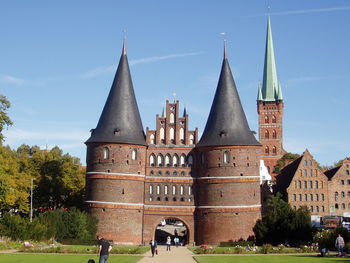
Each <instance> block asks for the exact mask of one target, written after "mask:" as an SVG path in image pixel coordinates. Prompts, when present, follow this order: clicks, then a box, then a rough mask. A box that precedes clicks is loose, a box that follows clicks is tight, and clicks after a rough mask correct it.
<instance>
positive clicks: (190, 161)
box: [187, 155, 193, 167]
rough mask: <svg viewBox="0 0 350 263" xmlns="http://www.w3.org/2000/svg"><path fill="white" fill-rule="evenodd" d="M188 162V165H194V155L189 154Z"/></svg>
mask: <svg viewBox="0 0 350 263" xmlns="http://www.w3.org/2000/svg"><path fill="white" fill-rule="evenodd" d="M187 164H188V166H190V167H192V165H193V157H192V155H189V156H188V157H187Z"/></svg>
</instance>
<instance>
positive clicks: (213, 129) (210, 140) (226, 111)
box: [197, 57, 260, 146]
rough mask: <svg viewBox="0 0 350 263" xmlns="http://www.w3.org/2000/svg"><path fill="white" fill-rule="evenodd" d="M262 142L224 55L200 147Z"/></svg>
mask: <svg viewBox="0 0 350 263" xmlns="http://www.w3.org/2000/svg"><path fill="white" fill-rule="evenodd" d="M219 145H222V146H223V145H225V146H230V145H260V143H259V142H258V141H257V140H256V139H255V137H254V135H253V133H252V132H251V130H250V128H249V126H248V122H247V119H246V116H245V114H244V111H243V108H242V104H241V101H240V99H239V95H238V92H237V89H236V84H235V81H234V79H233V76H232V72H231V69H230V65H229V63H228V60H227V59H226V58H225V57H224V59H223V62H222V68H221V73H220V78H219V83H218V86H217V88H216V92H215V97H214V100H213V104H212V106H211V109H210V113H209V117H208V120H207V124H206V126H205V129H204V132H203V135H202V137H201V139H200V141H199V142H198V144H197V146H219Z"/></svg>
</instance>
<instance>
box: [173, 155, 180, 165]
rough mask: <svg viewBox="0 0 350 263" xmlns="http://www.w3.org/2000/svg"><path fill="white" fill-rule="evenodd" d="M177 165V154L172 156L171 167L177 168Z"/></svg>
mask: <svg viewBox="0 0 350 263" xmlns="http://www.w3.org/2000/svg"><path fill="white" fill-rule="evenodd" d="M178 165H179V156H177V154H175V155H174V156H173V166H175V167H177V166H178Z"/></svg>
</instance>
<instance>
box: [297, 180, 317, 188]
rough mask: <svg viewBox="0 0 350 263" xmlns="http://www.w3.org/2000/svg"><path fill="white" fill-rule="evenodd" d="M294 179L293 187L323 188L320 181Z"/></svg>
mask: <svg viewBox="0 0 350 263" xmlns="http://www.w3.org/2000/svg"><path fill="white" fill-rule="evenodd" d="M320 182H321V183H319V181H295V188H297V189H298V188H299V189H302V188H303V189H307V188H310V189H312V188H316V189H318V188H323V182H322V181H320Z"/></svg>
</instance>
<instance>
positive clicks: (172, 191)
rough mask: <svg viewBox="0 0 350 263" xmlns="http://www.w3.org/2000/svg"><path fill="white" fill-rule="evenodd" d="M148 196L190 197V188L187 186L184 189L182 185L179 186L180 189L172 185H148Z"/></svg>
mask: <svg viewBox="0 0 350 263" xmlns="http://www.w3.org/2000/svg"><path fill="white" fill-rule="evenodd" d="M149 194H150V195H153V194H156V195H161V194H163V195H192V187H191V186H190V185H189V186H187V187H185V186H184V185H180V187H178V186H176V185H172V186H171V187H170V186H168V185H164V186H163V187H162V186H161V185H159V184H158V185H156V186H154V185H152V184H151V185H150V186H149Z"/></svg>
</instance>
